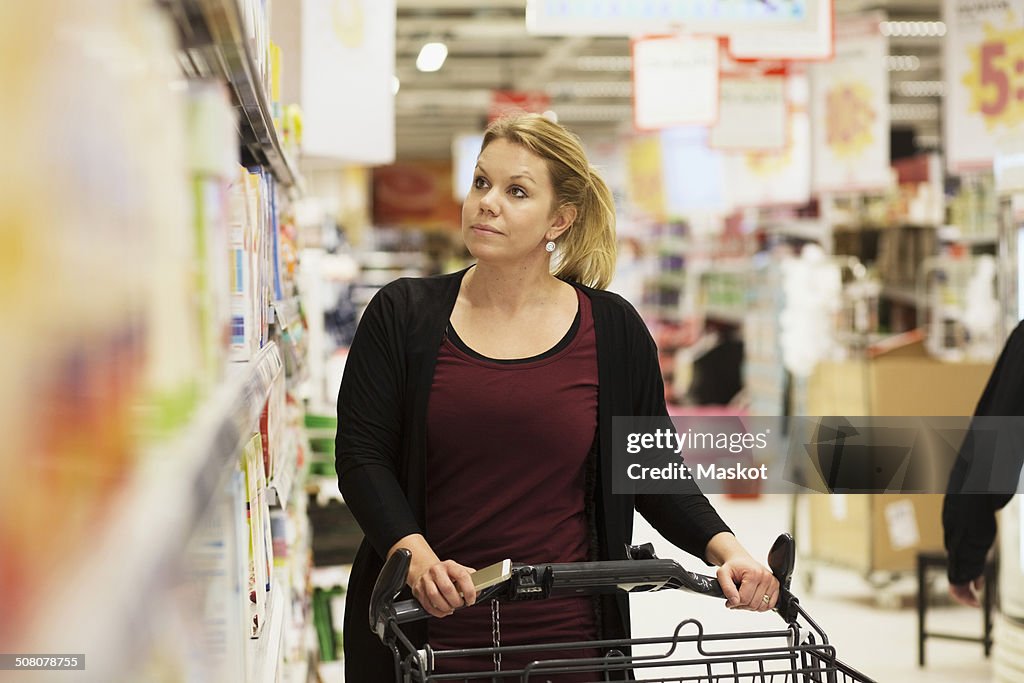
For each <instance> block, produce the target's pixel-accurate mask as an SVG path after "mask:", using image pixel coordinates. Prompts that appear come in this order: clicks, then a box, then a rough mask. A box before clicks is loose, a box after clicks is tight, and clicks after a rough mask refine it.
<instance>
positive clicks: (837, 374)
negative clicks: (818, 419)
mask: <svg viewBox="0 0 1024 683" xmlns="http://www.w3.org/2000/svg"><path fill="white" fill-rule="evenodd" d="M991 373H992V363H949V362H944V361H940V360H937V359H935V358H932V357H930V356H929V355H928V354H927V352H926V351H925V348H924V342H923V339H922V334H921V333H920V332H919V331H915V332H912V333H907V334H905V335H899V336H898V337H893V338H892V339H891V340H888V341H887V342H886V343H884V344H880V345H876V346H875V347H873V348H872V349H870V350H869V351H868V353H867V354H866V355H865V357H864V358H858V359H851V360H846V361H826V362H822V363H819V364H818V366H817V367H816V368H815V370H814V372H813V373H812V374H811V377H810V378H809V380H808V383H807V414H808V415H813V416H831V415H847V416H863V415H871V416H882V417H899V416H922V417H925V416H955V415H972V414H973V413H974V408H975V406H977V404H978V399H979V398H981V392H982V391H983V390H984V388H985V384H986V383H987V382H988V378H989V375H990V374H991Z"/></svg>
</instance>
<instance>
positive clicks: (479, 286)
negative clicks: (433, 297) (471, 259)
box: [462, 263, 563, 312]
mask: <svg viewBox="0 0 1024 683" xmlns="http://www.w3.org/2000/svg"><path fill="white" fill-rule="evenodd" d="M562 285H563V283H562V282H561V281H560V280H559V279H558V278H556V277H555V276H554V275H552V274H551V272H550V271H549V270H548V268H547V264H546V263H545V264H544V269H543V270H539V269H533V268H501V267H497V266H494V265H488V264H483V263H478V264H476V266H474V267H473V268H470V269H469V272H467V273H466V275H465V278H464V279H463V281H462V291H463V294H465V295H466V297H467V300H468V302H469V303H470V304H471V305H472V306H473V307H474V308H492V309H502V310H505V311H509V312H515V311H518V310H521V309H523V308H525V307H528V306H531V305H535V304H538V303H540V304H543V303H547V302H550V301H551V300H552V298H554V297H555V296H557V293H558V290H559V288H560V287H561V286H562Z"/></svg>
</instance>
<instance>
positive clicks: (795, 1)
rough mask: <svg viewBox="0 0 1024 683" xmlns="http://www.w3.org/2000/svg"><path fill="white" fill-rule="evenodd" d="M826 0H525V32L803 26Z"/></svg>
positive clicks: (578, 33) (709, 30) (601, 33)
mask: <svg viewBox="0 0 1024 683" xmlns="http://www.w3.org/2000/svg"><path fill="white" fill-rule="evenodd" d="M819 4H829V5H830V4H832V3H831V0H783V1H781V2H765V1H764V0H728V2H725V1H723V0H710V1H709V0H674V1H673V2H665V1H662V2H652V1H651V0H643V1H640V0H527V3H526V30H527V31H529V32H530V33H532V34H535V35H548V36H567V35H572V36H635V35H643V34H652V33H668V32H672V31H677V30H680V29H682V30H685V31H688V32H691V33H713V34H716V35H729V34H731V33H732V32H733V31H739V30H747V31H750V30H755V31H776V30H797V29H805V30H806V29H808V28H809V27H811V26H813V25H814V22H815V20H816V17H817V5H819Z"/></svg>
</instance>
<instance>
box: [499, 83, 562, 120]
mask: <svg viewBox="0 0 1024 683" xmlns="http://www.w3.org/2000/svg"><path fill="white" fill-rule="evenodd" d="M550 108H551V97H550V96H549V95H548V94H547V93H546V92H544V91H543V90H494V91H493V92H491V104H490V106H489V107H488V108H487V122H488V123H490V122H492V121H494V120H496V119H500V118H501V117H502V116H508V115H509V114H516V113H519V112H531V113H534V114H543V113H544V112H545V111H547V110H548V109H550Z"/></svg>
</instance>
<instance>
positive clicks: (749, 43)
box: [729, 0, 834, 61]
mask: <svg viewBox="0 0 1024 683" xmlns="http://www.w3.org/2000/svg"><path fill="white" fill-rule="evenodd" d="M808 10H809V12H811V13H813V16H814V22H813V23H812V24H811V25H809V26H801V27H798V28H790V29H784V28H777V29H773V30H771V31H765V30H760V31H759V30H756V29H750V30H743V29H741V30H737V31H732V32H730V33H729V54H730V55H732V56H733V57H734V58H736V59H794V60H802V61H815V60H822V59H830V58H831V57H832V54H833V46H832V26H833V22H834V17H833V7H832V2H831V0H813V2H811V3H809V4H808Z"/></svg>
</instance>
